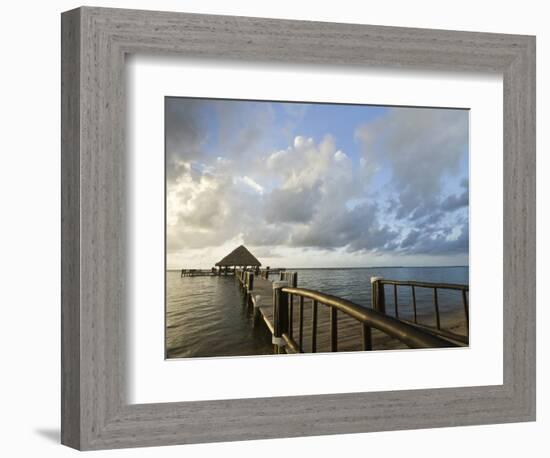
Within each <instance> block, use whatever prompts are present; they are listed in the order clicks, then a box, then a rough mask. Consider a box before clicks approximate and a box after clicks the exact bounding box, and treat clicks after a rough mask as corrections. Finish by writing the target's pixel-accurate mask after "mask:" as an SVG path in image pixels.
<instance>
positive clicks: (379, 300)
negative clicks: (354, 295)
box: [370, 277, 386, 314]
mask: <svg viewBox="0 0 550 458" xmlns="http://www.w3.org/2000/svg"><path fill="white" fill-rule="evenodd" d="M382 280H384V277H370V285H371V291H372V294H371V302H372V308H373V309H374V310H376V311H377V312H380V313H384V314H385V313H386V295H385V293H384V285H383V284H382Z"/></svg>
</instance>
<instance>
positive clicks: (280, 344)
mask: <svg viewBox="0 0 550 458" xmlns="http://www.w3.org/2000/svg"><path fill="white" fill-rule="evenodd" d="M286 286H288V282H285V281H274V282H273V338H272V342H273V344H274V345H277V353H283V349H284V347H285V340H284V339H283V334H284V333H286V332H288V294H286V293H283V288H284V287H286Z"/></svg>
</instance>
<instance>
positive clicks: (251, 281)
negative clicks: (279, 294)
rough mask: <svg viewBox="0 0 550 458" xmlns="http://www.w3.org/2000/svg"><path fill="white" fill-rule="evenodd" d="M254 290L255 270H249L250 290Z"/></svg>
mask: <svg viewBox="0 0 550 458" xmlns="http://www.w3.org/2000/svg"><path fill="white" fill-rule="evenodd" d="M253 290H254V272H248V292H250V291H253Z"/></svg>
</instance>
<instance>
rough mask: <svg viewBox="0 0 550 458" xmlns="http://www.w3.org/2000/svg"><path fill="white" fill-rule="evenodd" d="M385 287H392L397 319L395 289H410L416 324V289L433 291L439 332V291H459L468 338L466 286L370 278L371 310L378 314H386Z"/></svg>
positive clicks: (397, 310)
mask: <svg viewBox="0 0 550 458" xmlns="http://www.w3.org/2000/svg"><path fill="white" fill-rule="evenodd" d="M385 285H390V286H393V305H394V313H395V317H396V318H399V299H398V293H397V289H398V288H397V287H398V286H402V287H410V288H411V295H412V306H413V315H414V317H413V322H414V323H415V324H418V312H417V303H416V288H428V289H432V290H433V305H434V314H435V323H436V329H437V331H439V332H441V331H442V329H441V312H440V309H439V294H438V291H439V290H454V291H460V292H461V293H462V294H461V296H462V305H463V309H464V317H465V321H466V337H468V329H469V315H470V313H469V304H468V294H469V291H470V288H469V286H468V285H463V284H458V283H436V282H424V281H402V280H387V279H385V278H382V277H372V278H371V288H372V308H373V309H374V310H376V311H378V312H381V313H384V314H385V313H386V302H387V301H386V293H385Z"/></svg>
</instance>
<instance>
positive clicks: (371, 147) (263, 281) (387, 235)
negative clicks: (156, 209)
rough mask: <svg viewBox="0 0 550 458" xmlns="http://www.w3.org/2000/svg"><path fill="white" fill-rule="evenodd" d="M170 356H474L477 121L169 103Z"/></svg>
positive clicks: (465, 113)
mask: <svg viewBox="0 0 550 458" xmlns="http://www.w3.org/2000/svg"><path fill="white" fill-rule="evenodd" d="M165 180H166V183H165V189H166V196H165V198H166V200H165V224H166V226H165V227H166V233H165V234H166V253H165V259H166V273H165V289H166V291H165V327H166V329H165V342H166V353H165V357H166V358H167V359H176V358H192V357H222V356H256V355H274V354H277V355H280V354H291V353H322V352H335V351H338V352H348V351H365V350H375V351H379V350H394V349H406V348H416V349H419V348H420V349H421V348H434V347H435V348H445V347H464V346H468V345H469V338H468V329H469V318H468V317H469V286H468V285H469V110H467V109H461V108H447V107H441V108H436V107H406V106H382V105H362V104H338V103H320V102H294V101H263V100H234V99H231V100H230V99H211V98H190V97H171V96H170V97H165Z"/></svg>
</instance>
